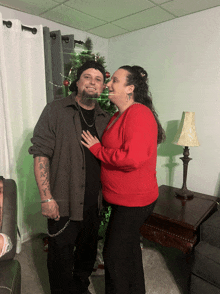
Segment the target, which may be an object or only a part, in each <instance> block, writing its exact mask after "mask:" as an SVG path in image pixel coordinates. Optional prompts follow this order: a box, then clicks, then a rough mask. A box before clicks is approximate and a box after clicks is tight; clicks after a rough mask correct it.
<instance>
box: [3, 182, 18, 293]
mask: <svg viewBox="0 0 220 294" xmlns="http://www.w3.org/2000/svg"><path fill="white" fill-rule="evenodd" d="M0 180H3V196H4V198H3V213H2V227H1V230H0V232H1V233H4V234H6V235H8V236H9V237H10V238H11V241H12V244H13V248H12V250H10V251H9V252H8V253H6V254H5V255H3V256H2V257H1V258H0V293H1V294H9V293H10V294H20V293H21V266H20V263H19V262H18V261H17V260H14V257H15V253H16V243H17V191H16V183H15V181H14V180H6V179H4V178H3V177H0Z"/></svg>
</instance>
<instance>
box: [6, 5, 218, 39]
mask: <svg viewBox="0 0 220 294" xmlns="http://www.w3.org/2000/svg"><path fill="white" fill-rule="evenodd" d="M0 5H2V6H6V7H9V8H12V9H16V10H19V11H23V12H26V13H29V14H33V15H37V16H40V17H42V18H45V19H48V20H51V21H54V22H56V23H60V24H63V25H66V26H69V27H72V28H75V29H79V30H82V31H86V32H89V33H91V34H94V35H97V36H100V37H103V38H107V39H108V38H111V37H115V36H118V35H123V34H126V33H128V32H132V31H136V30H139V29H142V28H146V27H149V26H152V25H156V24H159V23H162V22H165V21H168V20H172V19H175V18H178V17H181V16H185V15H188V14H191V13H195V12H198V11H202V10H205V9H209V8H213V7H216V6H220V0H0Z"/></svg>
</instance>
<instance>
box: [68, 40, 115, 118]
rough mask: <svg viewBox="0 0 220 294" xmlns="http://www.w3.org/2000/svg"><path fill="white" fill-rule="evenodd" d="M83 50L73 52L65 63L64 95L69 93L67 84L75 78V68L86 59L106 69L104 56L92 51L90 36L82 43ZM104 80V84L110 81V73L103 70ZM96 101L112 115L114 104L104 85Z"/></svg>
mask: <svg viewBox="0 0 220 294" xmlns="http://www.w3.org/2000/svg"><path fill="white" fill-rule="evenodd" d="M83 46H84V50H83V51H81V52H80V53H76V52H73V53H72V57H71V61H70V63H68V64H65V68H64V73H65V77H66V79H65V80H64V82H63V84H64V86H65V95H66V96H67V95H69V94H71V92H70V91H69V85H70V84H71V83H72V82H73V81H75V80H76V78H77V70H78V68H79V67H80V66H81V65H82V64H83V63H85V62H86V61H88V60H94V61H96V62H98V63H100V64H101V65H102V66H103V67H104V68H105V70H106V66H105V58H104V57H103V56H100V54H99V53H96V54H94V53H92V49H93V44H92V40H91V39H90V38H87V39H86V41H85V43H84V44H83ZM105 75H106V80H105V84H107V83H108V82H109V81H110V79H109V78H110V73H109V72H108V71H105ZM97 102H98V103H99V105H100V107H101V108H102V109H103V110H105V111H107V112H108V113H109V114H110V115H113V114H114V113H115V112H116V108H115V106H114V105H113V104H112V103H111V102H110V100H109V99H108V88H107V87H106V88H105V90H104V91H103V92H102V94H101V96H100V97H99V98H97Z"/></svg>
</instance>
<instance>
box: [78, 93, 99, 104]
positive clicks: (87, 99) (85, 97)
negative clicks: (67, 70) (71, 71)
mask: <svg viewBox="0 0 220 294" xmlns="http://www.w3.org/2000/svg"><path fill="white" fill-rule="evenodd" d="M97 98H99V96H98V93H94V94H92V95H90V94H88V93H86V91H85V90H83V91H82V96H81V99H80V102H81V103H82V104H84V105H86V106H92V105H93V104H94V103H97V102H96V99H97Z"/></svg>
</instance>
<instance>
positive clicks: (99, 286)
mask: <svg viewBox="0 0 220 294" xmlns="http://www.w3.org/2000/svg"><path fill="white" fill-rule="evenodd" d="M42 237H43V236H42V235H40V236H37V237H36V238H34V239H32V240H30V241H28V242H25V243H23V244H22V251H21V253H20V254H17V255H16V259H17V260H19V261H20V263H21V269H22V291H21V293H22V294H30V293H31V294H50V290H49V281H48V274H47V267H46V258H47V253H46V252H44V251H43V249H44V244H43V240H42ZM142 253H143V264H144V273H145V284H146V294H187V293H188V290H187V289H188V282H189V273H190V264H191V260H188V259H187V258H186V256H185V255H184V254H183V253H182V252H181V251H179V250H177V249H174V248H166V247H162V246H160V245H158V244H155V243H153V242H149V241H148V240H144V241H143V250H142ZM90 280H91V284H90V287H89V290H90V291H91V293H92V294H104V271H103V270H102V269H97V271H96V272H94V273H93V274H92V276H91V278H90Z"/></svg>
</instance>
